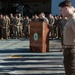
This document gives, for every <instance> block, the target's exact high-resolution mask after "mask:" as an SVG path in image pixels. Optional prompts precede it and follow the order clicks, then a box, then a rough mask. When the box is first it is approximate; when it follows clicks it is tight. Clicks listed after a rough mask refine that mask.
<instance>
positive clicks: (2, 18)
mask: <svg viewBox="0 0 75 75" xmlns="http://www.w3.org/2000/svg"><path fill="white" fill-rule="evenodd" d="M31 21H45V22H47V23H48V25H49V28H50V35H49V36H50V38H51V39H53V38H58V39H59V38H61V33H62V30H63V27H64V25H65V23H66V18H62V17H61V16H58V15H55V16H52V14H51V13H50V14H49V15H48V16H47V17H46V16H45V14H44V13H40V14H39V15H36V14H35V15H32V17H31V18H29V17H28V16H27V15H26V16H24V17H22V16H21V14H18V15H17V14H15V15H13V14H10V15H3V14H0V39H1V40H3V39H9V38H13V39H15V38H17V39H19V38H22V37H24V38H29V35H30V22H31Z"/></svg>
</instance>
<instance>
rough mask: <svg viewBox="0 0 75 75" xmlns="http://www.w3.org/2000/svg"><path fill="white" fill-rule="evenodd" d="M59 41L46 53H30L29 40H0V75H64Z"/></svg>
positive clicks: (54, 42)
mask: <svg viewBox="0 0 75 75" xmlns="http://www.w3.org/2000/svg"><path fill="white" fill-rule="evenodd" d="M60 48H61V44H60V41H59V40H51V41H50V49H49V52H47V53H36V52H31V51H30V49H29V40H25V39H9V40H0V75H65V72H64V66H63V53H62V52H60Z"/></svg>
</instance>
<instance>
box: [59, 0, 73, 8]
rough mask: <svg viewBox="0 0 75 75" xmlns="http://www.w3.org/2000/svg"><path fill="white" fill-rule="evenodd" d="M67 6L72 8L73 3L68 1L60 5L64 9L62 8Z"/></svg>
mask: <svg viewBox="0 0 75 75" xmlns="http://www.w3.org/2000/svg"><path fill="white" fill-rule="evenodd" d="M66 6H68V7H71V6H72V4H71V2H70V1H67V0H66V1H63V2H61V3H60V4H59V7H62V8H63V7H66Z"/></svg>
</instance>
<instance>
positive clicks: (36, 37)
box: [30, 21, 49, 53]
mask: <svg viewBox="0 0 75 75" xmlns="http://www.w3.org/2000/svg"><path fill="white" fill-rule="evenodd" d="M30 50H31V51H33V52H43V53H44V52H48V51H49V25H47V23H46V22H43V21H42V22H38V21H32V22H31V23H30Z"/></svg>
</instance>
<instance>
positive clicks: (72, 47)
mask: <svg viewBox="0 0 75 75" xmlns="http://www.w3.org/2000/svg"><path fill="white" fill-rule="evenodd" d="M63 48H75V46H72V45H71V46H63Z"/></svg>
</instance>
